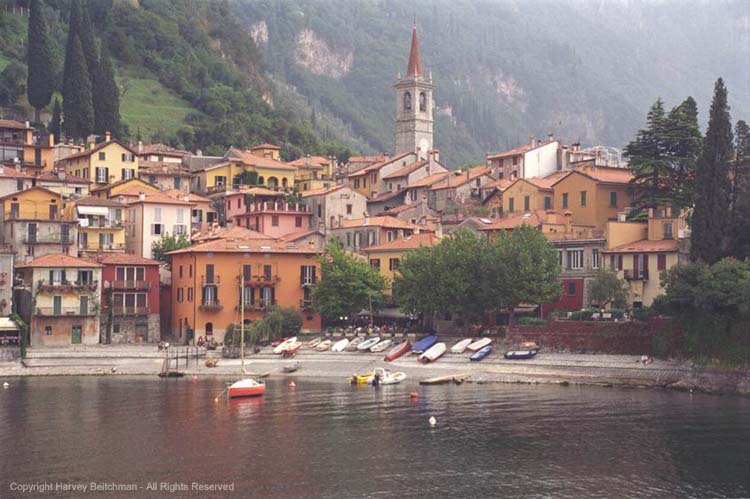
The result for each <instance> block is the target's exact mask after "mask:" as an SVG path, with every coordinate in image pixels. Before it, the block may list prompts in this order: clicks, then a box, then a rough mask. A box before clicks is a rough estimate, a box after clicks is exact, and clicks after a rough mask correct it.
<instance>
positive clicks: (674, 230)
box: [603, 208, 688, 308]
mask: <svg viewBox="0 0 750 499" xmlns="http://www.w3.org/2000/svg"><path fill="white" fill-rule="evenodd" d="M623 218H624V217H623ZM606 227H607V228H606V239H607V246H606V249H605V250H604V252H603V253H604V255H605V258H604V265H605V266H607V267H609V268H612V269H614V270H616V271H617V272H618V275H619V276H620V277H621V278H623V279H625V280H626V281H627V283H628V286H629V288H630V301H631V304H632V306H633V307H634V308H638V307H641V306H649V305H651V304H652V303H653V301H654V298H656V297H657V296H659V295H660V294H662V293H663V292H664V289H663V288H662V286H661V282H660V274H661V272H662V271H665V270H669V269H670V268H672V267H673V266H674V265H677V263H678V262H679V253H680V251H679V246H680V239H684V238H686V237H688V234H687V231H686V230H685V227H686V224H685V219H684V217H682V216H675V215H674V214H673V213H672V211H671V209H670V208H663V209H658V210H654V209H650V210H649V216H648V220H647V221H646V222H645V223H644V222H625V221H610V222H607V226H606Z"/></svg>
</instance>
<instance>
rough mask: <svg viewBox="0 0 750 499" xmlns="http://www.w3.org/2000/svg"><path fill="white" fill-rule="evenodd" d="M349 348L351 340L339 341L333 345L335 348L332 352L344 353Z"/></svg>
mask: <svg viewBox="0 0 750 499" xmlns="http://www.w3.org/2000/svg"><path fill="white" fill-rule="evenodd" d="M347 346H349V340H348V339H346V338H344V339H343V340H339V341H337V342H336V343H334V344H333V346H332V347H331V352H343V351H344V349H345V348H346V347H347Z"/></svg>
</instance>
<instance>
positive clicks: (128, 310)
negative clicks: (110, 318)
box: [112, 307, 148, 316]
mask: <svg viewBox="0 0 750 499" xmlns="http://www.w3.org/2000/svg"><path fill="white" fill-rule="evenodd" d="M112 315H116V316H128V315H148V307H112Z"/></svg>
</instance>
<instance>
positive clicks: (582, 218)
mask: <svg viewBox="0 0 750 499" xmlns="http://www.w3.org/2000/svg"><path fill="white" fill-rule="evenodd" d="M632 179H633V174H632V173H631V171H630V170H629V169H627V168H609V167H601V166H594V164H593V163H590V164H588V165H584V166H582V167H581V168H580V169H579V170H576V171H572V172H567V173H565V174H563V175H562V176H561V178H559V179H558V180H557V181H556V182H555V183H554V184H553V186H552V188H553V190H554V206H555V210H557V211H559V212H561V213H563V212H565V211H570V212H571V213H572V214H573V222H574V223H577V224H583V225H593V226H596V228H598V229H604V226H605V225H606V224H607V221H609V220H616V219H617V213H618V212H621V211H622V210H624V209H625V208H626V207H627V206H630V194H629V192H628V189H629V184H630V181H631V180H632Z"/></svg>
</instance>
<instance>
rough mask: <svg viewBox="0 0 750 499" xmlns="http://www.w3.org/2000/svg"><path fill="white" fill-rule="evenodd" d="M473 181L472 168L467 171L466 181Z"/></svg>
mask: <svg viewBox="0 0 750 499" xmlns="http://www.w3.org/2000/svg"><path fill="white" fill-rule="evenodd" d="M469 180H471V168H467V169H466V181H467V182H468V181H469Z"/></svg>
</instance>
